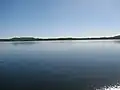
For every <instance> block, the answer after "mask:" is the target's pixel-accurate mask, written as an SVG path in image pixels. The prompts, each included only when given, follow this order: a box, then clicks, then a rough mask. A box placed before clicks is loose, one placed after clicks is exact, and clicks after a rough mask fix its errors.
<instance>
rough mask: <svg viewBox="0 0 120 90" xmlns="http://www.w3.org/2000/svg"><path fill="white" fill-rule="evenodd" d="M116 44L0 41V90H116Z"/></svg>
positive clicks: (119, 60)
mask: <svg viewBox="0 0 120 90" xmlns="http://www.w3.org/2000/svg"><path fill="white" fill-rule="evenodd" d="M119 83H120V42H119V41H112V40H109V41H47V42H44V41H42V42H0V90H120V89H117V87H116V89H115V88H114V89H108V88H109V87H111V88H113V87H114V86H115V85H116V86H119Z"/></svg>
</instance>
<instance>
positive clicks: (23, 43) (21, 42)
mask: <svg viewBox="0 0 120 90" xmlns="http://www.w3.org/2000/svg"><path fill="white" fill-rule="evenodd" d="M35 43H36V42H35V41H15V42H11V44H13V45H15V46H17V45H32V44H35Z"/></svg>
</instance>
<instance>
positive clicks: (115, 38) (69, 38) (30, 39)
mask: <svg viewBox="0 0 120 90" xmlns="http://www.w3.org/2000/svg"><path fill="white" fill-rule="evenodd" d="M59 40H120V35H117V36H113V37H98V38H72V37H66V38H47V39H44V38H34V37H14V38H10V39H0V42H8V41H59Z"/></svg>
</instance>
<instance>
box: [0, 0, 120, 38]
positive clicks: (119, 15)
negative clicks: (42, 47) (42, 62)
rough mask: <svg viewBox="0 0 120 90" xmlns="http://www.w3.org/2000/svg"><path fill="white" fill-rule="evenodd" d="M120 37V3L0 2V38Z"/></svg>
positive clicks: (92, 0) (105, 0)
mask: <svg viewBox="0 0 120 90" xmlns="http://www.w3.org/2000/svg"><path fill="white" fill-rule="evenodd" d="M119 33H120V0H0V37H1V38H4V37H13V36H34V37H61V36H73V37H89V36H111V35H116V34H119Z"/></svg>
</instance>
